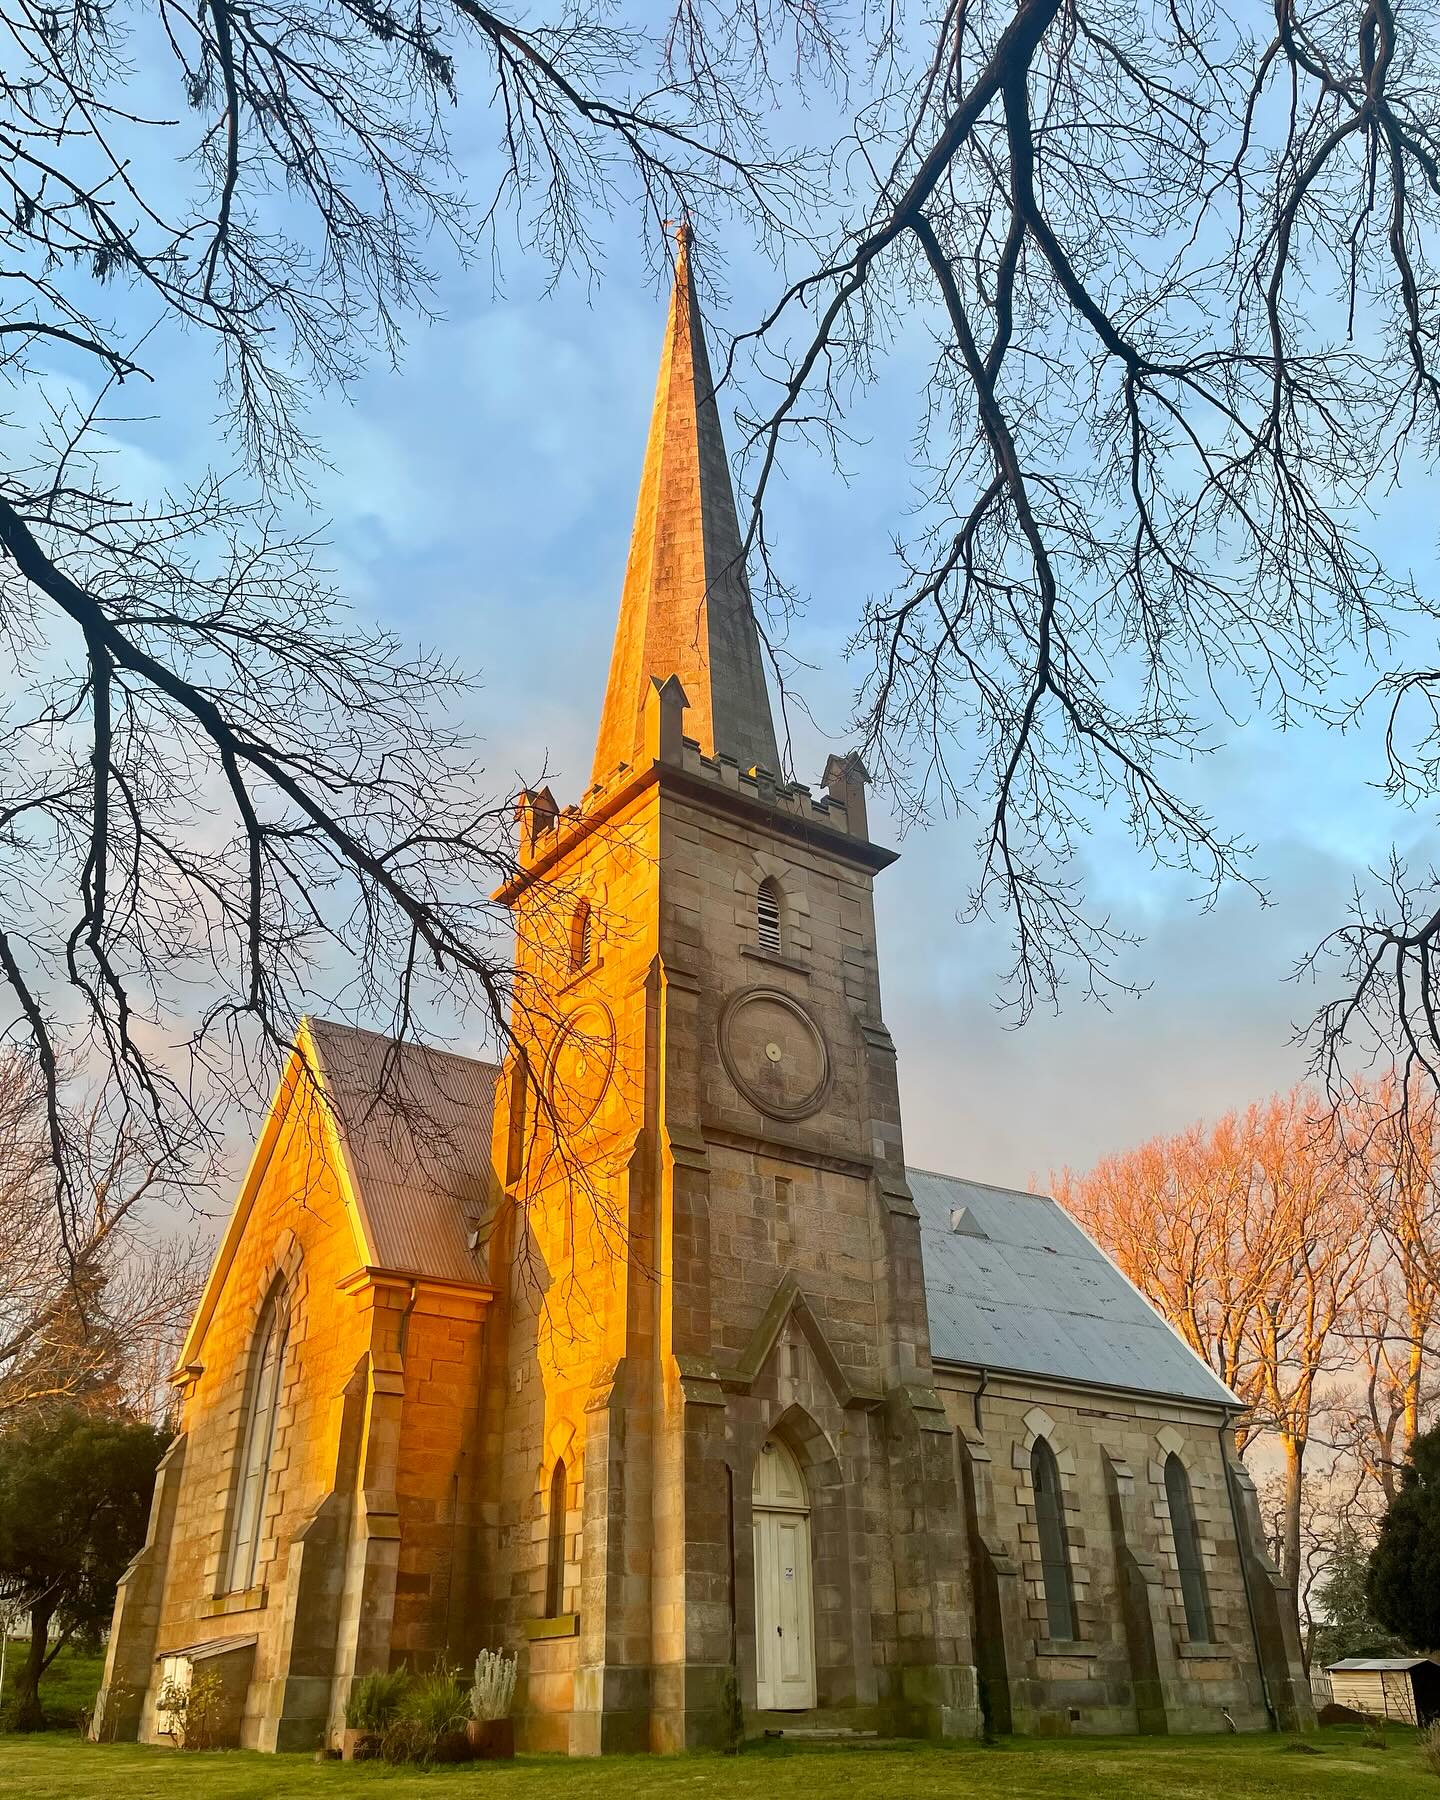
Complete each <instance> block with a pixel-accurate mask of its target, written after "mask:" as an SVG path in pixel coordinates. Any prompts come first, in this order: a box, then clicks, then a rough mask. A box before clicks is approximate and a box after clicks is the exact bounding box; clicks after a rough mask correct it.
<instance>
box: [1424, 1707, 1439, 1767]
mask: <svg viewBox="0 0 1440 1800" xmlns="http://www.w3.org/2000/svg"><path fill="white" fill-rule="evenodd" d="M1420 1748H1421V1749H1422V1750H1423V1751H1424V1753H1425V1761H1426V1763H1427V1765H1428V1766H1429V1769H1430V1773H1431V1774H1432V1775H1440V1719H1432V1720H1431V1722H1430V1723H1429V1724H1428V1725H1427V1726H1425V1727H1424V1729H1423V1730H1422V1731H1421V1733H1420Z"/></svg>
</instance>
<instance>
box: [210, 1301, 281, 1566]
mask: <svg viewBox="0 0 1440 1800" xmlns="http://www.w3.org/2000/svg"><path fill="white" fill-rule="evenodd" d="M288 1330H289V1315H288V1313H287V1311H286V1308H285V1305H284V1303H283V1298H282V1296H281V1294H280V1293H279V1292H278V1290H277V1291H276V1292H275V1293H273V1294H271V1296H270V1298H269V1299H268V1300H267V1301H266V1303H265V1307H264V1310H263V1311H262V1313H261V1315H260V1322H259V1324H258V1325H257V1326H256V1329H255V1349H254V1354H253V1356H252V1358H251V1364H250V1367H251V1371H252V1372H251V1377H250V1393H249V1397H248V1402H247V1406H246V1415H245V1433H244V1436H243V1438H242V1439H241V1451H240V1475H239V1481H238V1484H237V1487H236V1491H235V1511H234V1515H233V1518H234V1522H233V1524H232V1526H231V1531H230V1554H229V1559H228V1562H227V1566H226V1581H225V1585H226V1588H227V1589H228V1590H229V1591H230V1592H231V1593H235V1592H243V1591H244V1590H245V1589H246V1588H252V1587H254V1585H255V1576H256V1573H257V1571H258V1568H259V1562H260V1533H261V1528H262V1526H263V1524H264V1521H265V1500H266V1496H267V1494H268V1492H269V1488H270V1464H271V1461H272V1459H273V1457H274V1454H275V1419H276V1415H277V1413H278V1412H279V1410H280V1377H281V1372H282V1369H283V1366H284V1362H285V1340H286V1336H287V1333H288Z"/></svg>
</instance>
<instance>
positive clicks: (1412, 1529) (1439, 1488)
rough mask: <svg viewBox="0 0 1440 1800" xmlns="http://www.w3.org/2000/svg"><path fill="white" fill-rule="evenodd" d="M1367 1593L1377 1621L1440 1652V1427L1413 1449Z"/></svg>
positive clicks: (1386, 1520)
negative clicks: (1439, 1649)
mask: <svg viewBox="0 0 1440 1800" xmlns="http://www.w3.org/2000/svg"><path fill="white" fill-rule="evenodd" d="M1365 1592H1366V1596H1367V1598H1368V1600H1369V1603H1370V1611H1371V1612H1372V1613H1373V1615H1374V1616H1375V1618H1376V1619H1378V1620H1379V1622H1380V1623H1381V1624H1382V1625H1384V1626H1386V1627H1388V1629H1389V1630H1391V1631H1393V1632H1394V1633H1395V1635H1396V1636H1397V1637H1399V1638H1400V1639H1401V1640H1402V1641H1403V1642H1404V1643H1406V1644H1408V1645H1409V1646H1410V1648H1411V1649H1413V1650H1416V1651H1422V1650H1432V1649H1436V1648H1440V1427H1436V1428H1435V1429H1434V1430H1431V1431H1426V1432H1422V1433H1421V1434H1420V1436H1419V1437H1417V1438H1416V1439H1415V1440H1414V1441H1413V1442H1412V1443H1411V1445H1410V1449H1409V1451H1408V1453H1407V1455H1406V1458H1405V1466H1404V1468H1403V1469H1402V1470H1401V1472H1400V1490H1399V1492H1398V1493H1397V1494H1396V1496H1395V1498H1394V1499H1393V1500H1392V1501H1391V1502H1390V1507H1389V1510H1388V1511H1387V1512H1386V1514H1385V1517H1384V1520H1383V1521H1382V1522H1381V1526H1380V1541H1379V1542H1378V1543H1377V1544H1376V1546H1375V1550H1374V1553H1373V1554H1372V1556H1371V1558H1370V1568H1369V1571H1368V1574H1367V1577H1366V1583H1365Z"/></svg>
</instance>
